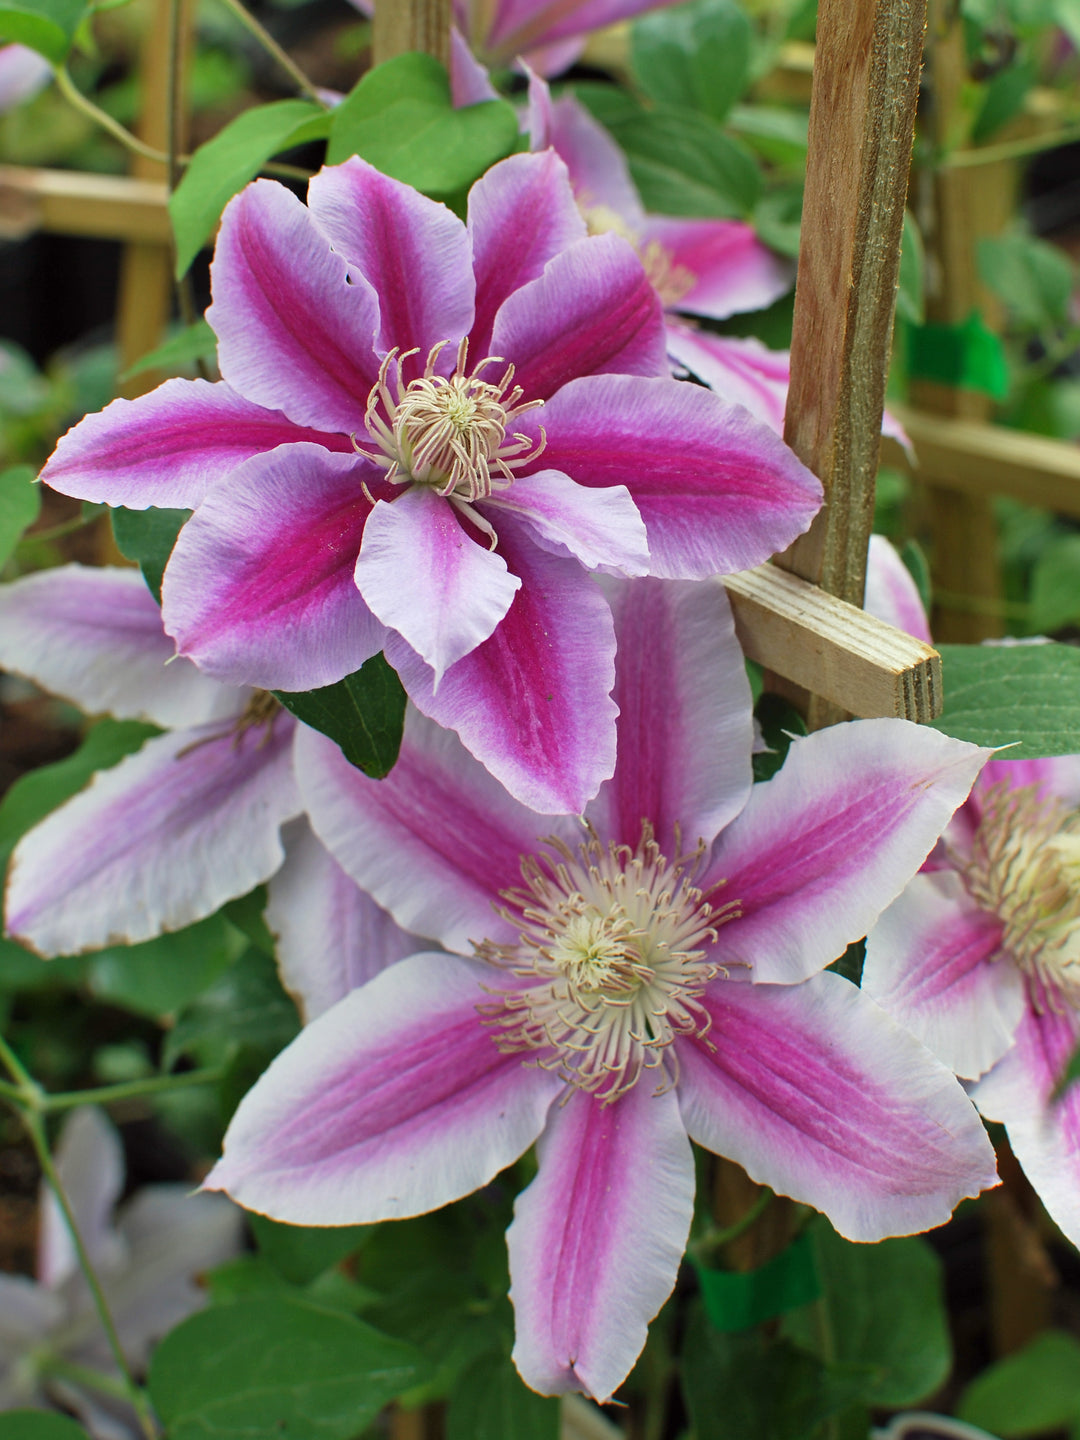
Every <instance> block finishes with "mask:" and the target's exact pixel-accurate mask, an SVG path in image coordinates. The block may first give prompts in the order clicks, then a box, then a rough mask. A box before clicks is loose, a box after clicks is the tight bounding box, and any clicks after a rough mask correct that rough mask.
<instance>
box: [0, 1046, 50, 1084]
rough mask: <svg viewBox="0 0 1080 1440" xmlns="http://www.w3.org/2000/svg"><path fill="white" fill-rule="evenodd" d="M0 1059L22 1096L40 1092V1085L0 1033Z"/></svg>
mask: <svg viewBox="0 0 1080 1440" xmlns="http://www.w3.org/2000/svg"><path fill="white" fill-rule="evenodd" d="M0 1060H2V1061H3V1062H4V1065H5V1066H6V1067H7V1071H8V1074H9V1075H10V1076H11V1078H12V1079H13V1080H14V1081H16V1082H17V1084H18V1088H19V1090H20V1092H21V1093H22V1094H23V1095H24V1097H25V1096H28V1095H36V1094H40V1093H41V1087H40V1085H39V1084H38V1083H37V1081H36V1080H35V1079H34V1077H33V1076H32V1075H31V1074H30V1071H29V1070H27V1068H26V1066H25V1065H24V1064H23V1063H22V1061H21V1060H20V1059H19V1057H18V1056H17V1055H16V1054H15V1051H14V1050H12V1048H11V1046H10V1045H9V1044H8V1043H7V1041H6V1040H5V1039H4V1037H3V1036H2V1035H0Z"/></svg>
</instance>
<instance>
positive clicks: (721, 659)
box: [587, 580, 753, 859]
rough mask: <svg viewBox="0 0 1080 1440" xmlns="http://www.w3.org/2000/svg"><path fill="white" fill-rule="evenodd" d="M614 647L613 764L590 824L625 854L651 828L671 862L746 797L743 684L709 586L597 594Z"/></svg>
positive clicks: (670, 585) (723, 605)
mask: <svg viewBox="0 0 1080 1440" xmlns="http://www.w3.org/2000/svg"><path fill="white" fill-rule="evenodd" d="M605 589H606V591H607V595H608V599H609V600H610V602H611V608H612V611H613V613H614V616H615V640H616V644H617V646H618V651H617V663H616V666H615V690H614V694H613V699H614V700H615V703H616V704H617V705H618V707H619V718H618V721H617V728H618V736H619V758H618V763H617V765H616V766H615V775H614V777H613V778H612V779H611V780H607V781H605V782H604V785H603V786H602V787H601V790H600V794H599V795H598V796H597V797H596V799H595V800H593V801H592V802H591V803H590V805H589V809H588V812H587V813H588V818H589V819H590V820H591V821H592V822H593V824H594V825H595V826H596V828H597V830H598V831H599V832H600V834H601V836H602V837H603V838H604V839H605V840H615V841H617V842H619V843H620V844H624V845H630V846H634V845H636V844H637V843H638V841H639V840H640V838H641V833H642V822H643V821H646V820H647V821H648V822H649V823H650V824H651V826H652V827H653V830H654V832H655V834H656V839H657V841H658V843H659V845H660V848H661V850H662V851H663V852H664V853H665V854H666V855H667V856H668V857H669V858H671V859H674V857H675V856H676V855H677V854H679V853H684V852H687V851H692V850H693V848H694V846H695V845H696V844H697V843H698V842H699V841H700V840H704V841H705V842H706V843H710V844H711V842H712V840H713V837H714V836H715V835H716V833H717V831H718V830H720V829H721V828H722V827H723V826H724V825H726V824H728V822H729V821H731V820H732V819H733V818H734V817H735V816H736V815H737V814H738V813H739V811H740V810H741V809H742V807H743V805H744V804H745V803H746V798H747V796H748V794H749V793H750V784H751V770H750V753H751V745H752V743H753V722H752V715H751V697H750V685H749V682H748V680H747V678H746V666H745V664H744V663H743V654H742V650H741V648H740V646H739V642H738V641H737V640H736V638H735V629H734V624H733V622H732V618H731V608H730V606H729V605H728V601H727V594H726V592H725V590H724V587H723V586H722V585H721V584H720V582H719V581H718V580H705V581H701V582H697V583H692V582H690V581H682V580H635V581H633V582H630V583H626V582H623V583H618V582H612V583H609V584H608V585H606V586H605Z"/></svg>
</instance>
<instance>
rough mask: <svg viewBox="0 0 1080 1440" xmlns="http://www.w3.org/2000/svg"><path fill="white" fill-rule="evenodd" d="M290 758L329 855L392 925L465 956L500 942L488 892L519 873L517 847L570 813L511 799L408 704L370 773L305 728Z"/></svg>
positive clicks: (570, 829)
mask: <svg viewBox="0 0 1080 1440" xmlns="http://www.w3.org/2000/svg"><path fill="white" fill-rule="evenodd" d="M296 768H297V777H298V779H299V782H300V788H301V792H302V794H303V797H304V803H305V805H306V806H307V809H308V814H309V815H310V817H311V823H312V826H313V827H314V829H315V831H316V832H317V834H318V835H319V837H320V839H321V840H322V842H323V843H324V844H325V845H326V847H327V849H329V850H330V852H331V853H332V854H333V855H334V857H335V858H336V860H337V861H338V863H339V864H340V865H341V866H342V867H343V868H344V869H345V870H346V871H347V872H348V874H349V875H351V876H352V878H353V879H354V880H355V881H356V883H357V884H358V885H361V886H362V887H363V888H364V889H365V890H368V891H370V892H371V894H372V895H373V896H374V897H375V899H376V900H378V902H379V904H380V905H382V906H383V907H384V908H385V909H386V910H388V911H390V912H391V914H392V915H393V916H394V918H395V919H396V920H397V922H398V924H399V925H401V926H402V927H403V928H404V929H406V930H409V931H411V932H412V933H414V934H418V935H430V936H432V937H433V938H435V939H437V940H438V941H439V942H440V943H441V944H443V945H445V946H447V948H448V949H450V950H457V951H460V952H461V953H462V954H465V955H468V954H471V953H472V942H473V941H480V940H483V939H484V938H485V937H488V938H491V939H494V940H498V941H510V940H513V939H514V938H515V936H516V933H517V932H516V931H515V929H514V927H513V926H512V925H511V924H510V923H509V922H508V921H506V920H503V919H502V918H501V917H500V916H498V915H497V914H496V912H495V906H496V905H497V904H498V903H499V901H498V897H499V891H500V890H508V889H511V888H513V887H514V886H516V885H520V884H521V858H522V856H523V855H529V854H532V853H533V852H534V851H535V850H537V849H538V848H539V843H540V838H541V836H543V835H549V834H551V833H552V832H553V831H554V832H555V833H556V834H559V835H561V836H562V837H563V838H564V839H565V840H566V841H568V842H569V843H571V844H572V843H575V842H576V841H577V840H578V839H579V837H580V830H579V827H578V826H577V824H576V822H574V821H569V820H567V821H563V820H554V821H553V820H552V818H551V817H550V816H546V815H535V814H534V813H533V812H532V811H531V810H526V809H525V807H524V806H523V805H519V804H518V803H517V801H516V800H512V799H511V798H510V796H509V795H508V794H507V793H506V791H505V790H504V789H503V787H502V786H501V785H499V784H498V782H497V781H495V780H493V779H492V777H491V776H490V775H489V774H488V773H487V771H486V770H484V769H483V768H482V767H481V766H480V765H479V764H478V763H477V761H475V760H474V759H473V758H472V756H471V755H470V754H469V753H468V752H467V751H466V750H465V749H464V747H463V746H462V744H461V742H460V741H459V740H458V738H457V736H456V735H454V734H453V733H452V731H449V730H443V729H440V728H439V726H437V725H435V724H434V723H433V722H432V721H430V720H427V719H425V718H424V717H423V716H422V715H419V714H417V712H416V711H415V710H413V709H412V708H410V709H409V710H408V711H407V712H406V716H405V734H404V737H403V740H402V744H401V754H400V756H399V758H398V762H397V764H396V765H395V766H394V768H393V769H392V770H391V771H390V774H389V775H387V777H386V778H385V779H384V780H369V779H368V777H367V776H366V775H363V774H361V772H360V771H359V770H357V769H356V768H355V766H352V765H350V764H349V763H348V761H347V760H346V759H345V758H344V756H343V755H342V754H341V751H340V750H339V749H338V748H337V746H336V745H333V744H332V743H331V742H330V741H329V740H327V739H326V738H325V737H324V736H321V735H317V734H315V732H314V731H309V730H306V729H301V730H300V733H299V734H298V736H297V744H296Z"/></svg>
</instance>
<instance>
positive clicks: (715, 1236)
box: [706, 1185, 773, 1249]
mask: <svg viewBox="0 0 1080 1440" xmlns="http://www.w3.org/2000/svg"><path fill="white" fill-rule="evenodd" d="M772 1198H773V1192H772V1191H771V1190H770V1189H769V1187H768V1186H767V1185H766V1186H763V1187H762V1189H761V1192H760V1193H759V1194H758V1195H757V1196H756V1198H755V1200H754V1203H753V1204H752V1205H751V1206H750V1208H749V1209H748V1210H747V1211H746V1212H745V1214H743V1215H741V1216H740V1217H739V1219H738V1220H736V1221H735V1223H734V1224H733V1225H729V1226H728V1227H727V1228H726V1229H725V1230H715V1231H713V1232H712V1233H711V1234H709V1235H708V1236H706V1239H707V1240H708V1242H709V1244H710V1246H714V1247H715V1248H716V1249H721V1248H722V1247H723V1246H725V1245H730V1244H731V1242H732V1241H733V1240H738V1238H739V1236H740V1235H745V1234H746V1232H747V1230H749V1229H750V1227H751V1226H752V1225H755V1224H756V1223H757V1221H758V1219H759V1217H760V1216H762V1215H763V1214H764V1213H765V1208H766V1206H767V1205H768V1203H769V1201H770V1200H771V1199H772Z"/></svg>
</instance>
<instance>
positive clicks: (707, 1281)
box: [694, 1236, 821, 1330]
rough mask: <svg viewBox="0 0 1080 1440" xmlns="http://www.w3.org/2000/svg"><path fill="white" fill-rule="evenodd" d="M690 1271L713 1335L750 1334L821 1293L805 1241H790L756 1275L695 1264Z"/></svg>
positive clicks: (809, 1250)
mask: <svg viewBox="0 0 1080 1440" xmlns="http://www.w3.org/2000/svg"><path fill="white" fill-rule="evenodd" d="M694 1269H695V1271H696V1272H697V1277H698V1285H699V1286H700V1287H701V1296H702V1300H703V1302H704V1305H705V1313H706V1315H707V1316H708V1317H709V1323H710V1325H713V1326H714V1327H715V1328H716V1329H717V1330H749V1329H751V1328H752V1327H753V1326H755V1325H760V1324H762V1323H763V1322H764V1321H766V1320H772V1319H773V1318H774V1316H776V1315H783V1314H784V1313H785V1312H786V1311H788V1310H794V1309H795V1308H796V1307H797V1306H801V1305H806V1304H808V1303H809V1301H811V1300H814V1299H816V1298H817V1296H818V1295H819V1294H820V1293H821V1285H820V1282H819V1280H818V1276H817V1270H816V1268H815V1264H814V1250H813V1246H812V1245H811V1243H810V1240H809V1238H808V1237H807V1236H800V1237H799V1238H798V1239H797V1240H793V1241H792V1242H791V1244H790V1245H787V1246H785V1248H784V1249H783V1250H781V1251H780V1253H779V1255H774V1256H773V1258H772V1259H771V1260H768V1261H766V1263H765V1264H764V1265H761V1266H759V1267H758V1269H756V1270H717V1269H714V1268H712V1267H710V1266H706V1265H703V1264H700V1263H699V1262H698V1261H696V1260H695V1261H694Z"/></svg>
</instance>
